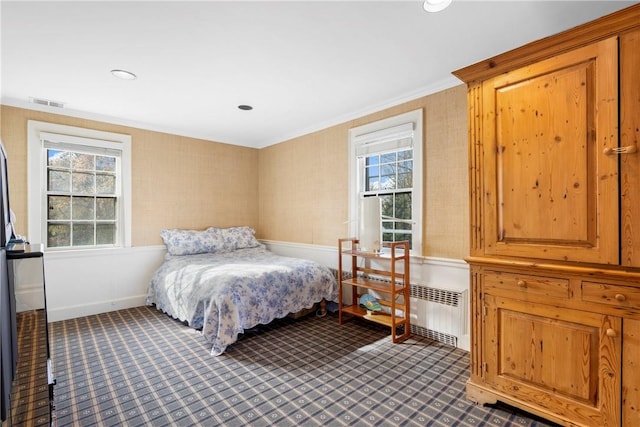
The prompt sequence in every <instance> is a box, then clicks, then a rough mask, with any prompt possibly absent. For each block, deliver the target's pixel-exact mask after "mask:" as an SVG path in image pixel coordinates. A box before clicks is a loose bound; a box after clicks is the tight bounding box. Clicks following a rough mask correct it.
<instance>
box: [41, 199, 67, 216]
mask: <svg viewBox="0 0 640 427" xmlns="http://www.w3.org/2000/svg"><path fill="white" fill-rule="evenodd" d="M47 219H50V220H51V219H67V220H69V219H71V197H69V196H48V197H47Z"/></svg>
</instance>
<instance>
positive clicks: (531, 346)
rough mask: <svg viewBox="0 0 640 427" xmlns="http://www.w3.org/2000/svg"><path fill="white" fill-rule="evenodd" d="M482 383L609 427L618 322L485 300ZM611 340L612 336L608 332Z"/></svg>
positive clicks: (615, 392) (614, 413)
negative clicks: (483, 379) (485, 336)
mask: <svg viewBox="0 0 640 427" xmlns="http://www.w3.org/2000/svg"><path fill="white" fill-rule="evenodd" d="M486 303H487V306H488V310H487V317H486V333H487V343H488V344H489V345H488V347H487V349H486V354H485V358H486V362H487V372H486V374H485V378H486V381H487V383H489V384H492V386H493V387H495V388H496V389H498V390H499V391H500V392H504V393H508V394H509V395H512V396H514V397H517V398H519V399H521V400H523V401H525V402H528V403H530V404H534V405H541V406H543V407H546V408H549V407H550V406H553V410H554V412H557V413H562V414H563V415H564V416H570V417H571V418H573V419H576V417H578V418H581V417H582V418H583V421H584V422H585V423H588V424H590V423H593V422H596V423H601V424H598V425H615V424H617V423H619V420H620V411H619V407H618V405H616V403H615V402H617V401H618V399H619V398H620V385H621V380H620V377H621V359H620V351H621V345H620V342H621V341H620V337H621V334H622V321H621V319H620V318H618V317H610V316H606V315H602V314H597V313H588V312H582V311H577V310H567V309H561V308H558V307H553V306H545V305H536V308H535V310H532V308H531V304H529V303H527V302H523V301H517V300H511V299H507V298H502V297H494V296H492V295H487V296H486ZM614 333H615V334H616V336H613V334H614Z"/></svg>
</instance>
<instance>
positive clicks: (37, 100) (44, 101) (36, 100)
mask: <svg viewBox="0 0 640 427" xmlns="http://www.w3.org/2000/svg"><path fill="white" fill-rule="evenodd" d="M29 101H30V102H32V103H34V104H40V105H48V106H49V107H56V108H63V107H64V103H62V102H59V101H51V100H49V99H42V98H29Z"/></svg>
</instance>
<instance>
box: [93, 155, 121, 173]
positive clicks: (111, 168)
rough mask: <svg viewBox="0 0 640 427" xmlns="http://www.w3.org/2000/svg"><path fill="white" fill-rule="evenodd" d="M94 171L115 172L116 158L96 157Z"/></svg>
mask: <svg viewBox="0 0 640 427" xmlns="http://www.w3.org/2000/svg"><path fill="white" fill-rule="evenodd" d="M96 170H99V171H107V172H115V171H116V158H115V157H107V156H96Z"/></svg>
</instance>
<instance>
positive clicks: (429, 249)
mask: <svg viewBox="0 0 640 427" xmlns="http://www.w3.org/2000/svg"><path fill="white" fill-rule="evenodd" d="M419 108H422V109H423V110H424V117H423V120H424V129H425V134H424V137H425V141H424V144H425V149H424V155H425V183H424V184H425V185H424V191H425V198H424V214H425V215H424V224H423V229H424V235H423V254H424V255H425V256H434V257H443V258H464V257H465V256H467V255H468V252H469V249H468V246H469V245H468V240H469V237H468V236H469V219H468V216H469V214H468V211H469V208H468V184H467V181H468V178H467V177H468V170H467V167H468V166H467V116H466V111H467V110H466V88H465V86H464V85H460V86H458V87H455V88H452V89H449V90H446V91H443V92H440V93H437V94H434V95H430V96H426V97H423V98H420V99H417V100H414V101H411V102H407V103H404V104H401V105H398V106H395V107H393V108H389V109H386V110H383V111H380V112H377V113H375V114H370V115H368V116H365V117H362V118H359V119H357V120H352V121H350V122H347V123H343V124H340V125H337V126H333V127H330V128H328V129H324V130H322V131H318V132H315V133H312V134H308V135H304V136H302V137H299V138H295V139H292V140H290V141H286V142H282V143H280V144H276V145H273V146H270V147H267V148H263V149H261V150H256V149H251V148H245V147H239V146H233V145H228V144H221V143H216V142H210V141H203V140H199V139H193V138H187V137H182V136H177V135H169V134H165V133H159V132H153V131H148V130H142V129H137V128H131V127H125V126H119V125H113V124H108V123H103V122H96V121H90V120H84V119H77V118H71V117H66V116H61V115H54V114H49V113H42V112H37V111H32V110H25V109H21V108H15V107H9V106H2V109H1V111H0V114H1V115H0V117H1V127H0V129H1V132H2V138H3V141H4V144H5V147H6V149H7V151H8V155H9V159H10V163H9V169H10V170H9V172H10V186H11V188H10V191H11V203H12V207H13V210H14V211H15V213H16V215H17V229H18V232H19V233H20V234H26V228H27V227H26V224H27V206H26V204H27V198H26V189H27V175H26V164H27V162H26V156H27V145H26V141H27V120H39V121H48V122H53V123H59V124H64V125H70V126H79V127H87V128H92V129H97V130H103V131H108V132H119V133H125V134H129V135H131V136H132V169H133V170H132V180H133V181H132V199H133V206H132V215H133V224H132V225H133V229H132V234H133V235H132V243H133V245H134V246H145V245H154V244H161V243H162V242H161V239H160V237H159V234H158V233H159V231H160V230H161V229H162V228H172V227H176V228H191V229H201V228H206V227H208V226H219V227H227V226H233V225H249V226H251V227H254V228H255V229H256V231H257V235H258V237H259V238H263V239H270V240H279V241H287V242H295V243H308V244H318V245H330V246H333V245H336V244H337V240H338V238H340V237H345V236H346V233H347V231H348V227H347V224H346V221H347V214H348V194H347V192H348V183H347V178H348V177H347V174H348V165H347V156H348V132H349V129H350V128H352V127H355V126H360V125H363V124H366V123H370V122H373V121H376V120H380V119H383V118H386V117H391V116H395V115H397V114H401V113H405V112H408V111H413V110H416V109H419Z"/></svg>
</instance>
